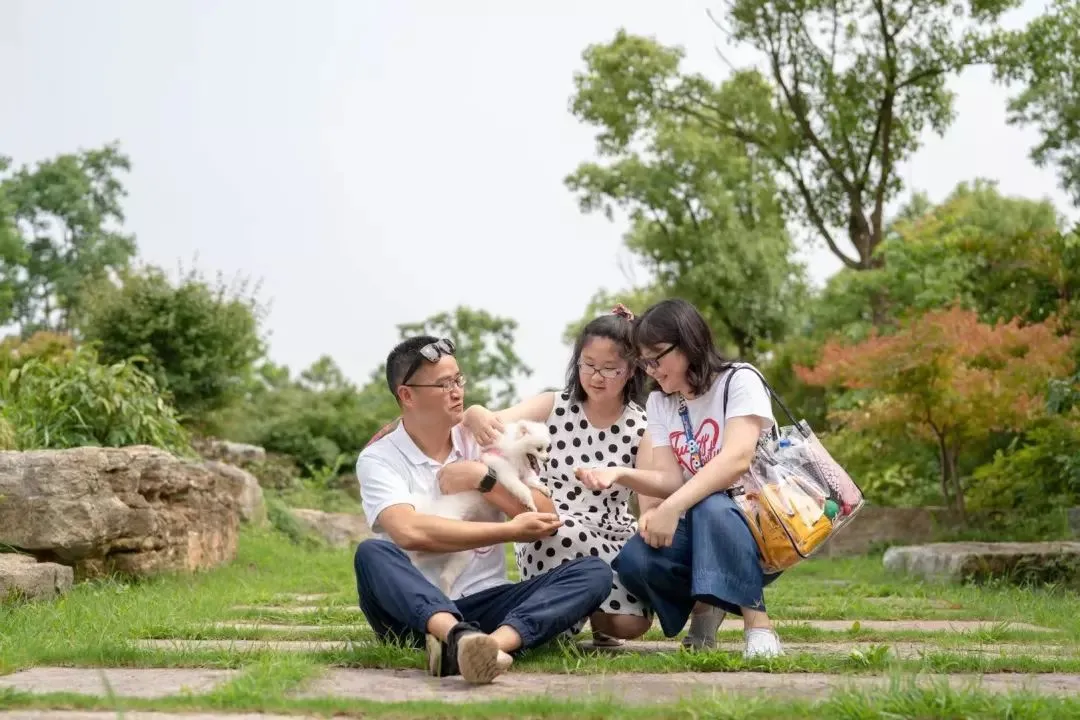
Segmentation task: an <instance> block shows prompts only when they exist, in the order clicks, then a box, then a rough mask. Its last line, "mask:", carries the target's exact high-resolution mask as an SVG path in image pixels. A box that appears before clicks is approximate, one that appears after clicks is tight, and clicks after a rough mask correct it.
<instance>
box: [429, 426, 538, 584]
mask: <svg viewBox="0 0 1080 720" xmlns="http://www.w3.org/2000/svg"><path fill="white" fill-rule="evenodd" d="M550 452H551V436H550V435H549V434H548V429H547V426H545V425H544V424H543V423H537V422H532V421H531V420H519V421H517V422H513V423H508V424H507V425H506V427H505V428H504V429H503V432H502V435H501V436H500V437H499V439H498V441H497V442H496V443H495V444H494V445H492V446H491V447H488V448H484V450H483V454H482V455H481V458H480V459H481V461H482V462H484V463H485V464H486V465H487V466H488V467H490V468H491V469H492V470H493V471H494V472H495V476H496V480H497V484H498V485H501V486H503V487H504V488H506V490H507V491H509V493H510V495H511V496H513V498H514V499H515V500H517V501H518V502H520V503H521V504H522V505H524V506H525V507H527V508H528V509H529V510H532V511H533V512H536V503H534V502H533V498H532V493H531V492H530V490H529V488H535V489H537V490H539V491H540V492H542V493H543V494H544V495H546V496H548V497H550V496H551V491H550V490H549V489H548V488H547V486H546V485H544V484H543V483H542V482H540V472H541V470H542V469H543V467H544V465H545V464H547V461H548V454H549V453H550ZM485 505H487V500H485V499H484V495H483V494H482V493H481V492H480V491H478V490H469V491H467V492H460V493H453V494H450V495H440V496H438V497H435V498H423V499H421V500H420V501H419V502H417V503H416V504H415V507H416V511H417V512H419V513H423V514H425V515H439V516H440V517H445V518H450V519H453V520H475V519H476V518H477V516H478V515H479V511H480V510H481V509H482V508H483V507H484V506H485ZM409 556H410V558H411V559H412V562H413V564H414V565H416V567H417V568H419V569H420V570H422V571H423V570H425V569H430V570H437V571H438V577H439V587H440V589H441V590H442V591H443V592H444V593H446V594H448V595H449V593H450V588H451V587H452V586H453V584H454V582H455V581H456V580H457V579H458V577H459V576H460V575H461V573H462V572H463V571H464V570H465V567H466V566H467V565H468V564H469V561H470V560H471V559H472V556H473V551H472V550H463V551H460V552H450V553H431V552H423V551H413V552H410V553H409Z"/></svg>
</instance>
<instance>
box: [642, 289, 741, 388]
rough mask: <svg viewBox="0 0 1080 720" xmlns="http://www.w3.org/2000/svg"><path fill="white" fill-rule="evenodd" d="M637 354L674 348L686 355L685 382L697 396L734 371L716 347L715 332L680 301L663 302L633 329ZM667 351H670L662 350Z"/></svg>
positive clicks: (690, 307) (650, 310) (687, 304)
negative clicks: (643, 350)
mask: <svg viewBox="0 0 1080 720" xmlns="http://www.w3.org/2000/svg"><path fill="white" fill-rule="evenodd" d="M633 344H634V350H635V351H640V350H641V348H656V347H660V346H663V345H674V346H675V347H677V348H678V349H679V350H681V351H682V353H683V354H684V355H686V360H687V366H688V367H687V368H686V382H687V384H688V385H689V386H690V389H691V390H692V391H693V393H694V395H702V394H704V393H705V392H707V391H708V389H709V386H710V385H711V384H712V381H713V379H714V378H715V376H716V375H717V373H719V372H721V371H723V370H726V369H727V368H729V367H731V365H732V362H731V361H730V360H728V359H726V358H725V357H723V356H722V355H721V354H720V352H719V351H718V350H717V349H716V345H715V344H713V335H712V330H710V329H709V324H708V323H707V322H705V318H704V317H702V315H701V313H700V312H699V311H698V309H697V308H696V307H694V306H693V305H691V304H690V303H688V302H686V301H685V300H682V299H680V298H670V299H668V300H661V301H660V302H658V303H656V304H655V305H653V306H652V307H650V308H649V309H648V310H646V311H645V312H643V313H642V314H641V316H640V317H638V318H637V320H635V321H634V327H633ZM663 349H664V350H666V349H667V348H663Z"/></svg>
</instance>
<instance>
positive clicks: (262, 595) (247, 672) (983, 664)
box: [0, 529, 1080, 718]
mask: <svg viewBox="0 0 1080 720" xmlns="http://www.w3.org/2000/svg"><path fill="white" fill-rule="evenodd" d="M508 561H509V566H510V567H511V568H512V567H513V559H512V555H510V552H509V549H508ZM316 593H326V594H328V596H327V597H325V598H321V599H318V600H314V601H311V600H309V601H300V600H296V599H294V598H292V597H291V596H292V595H294V594H316ZM766 601H767V603H768V606H769V608H770V613H771V615H772V616H773V617H774V619H776V620H779V621H785V620H798V619H800V618H804V619H808V618H817V619H828V618H834V619H841V620H848V621H855V620H867V619H882V620H897V619H906V618H940V619H946V620H960V619H972V620H975V619H977V620H989V621H993V622H996V623H999V624H998V625H996V626H991V627H989V628H987V629H985V630H980V631H976V632H953V631H943V632H937V631H918V630H905V631H883V630H871V629H866V628H861V627H858V626H855V627H852V628H849V629H845V630H841V631H826V630H821V629H818V628H813V627H809V626H799V625H781V629H780V634H781V637H782V638H783V640H784V641H785V642H787V643H848V642H859V643H870V644H871V645H870V646H869V647H868V648H864V649H863V650H861V651H852V652H837V651H835V650H834V651H832V652H825V651H820V652H789V654H788V655H787V656H785V657H783V658H779V659H776V660H772V661H754V662H747V661H744V660H743V659H742V657H741V654H739V653H737V652H736V653H733V652H726V651H717V652H710V653H688V652H683V651H675V652H671V653H642V654H636V653H628V654H610V653H604V652H597V651H583V650H581V649H580V648H578V647H577V646H575V645H572V644H557V645H552V646H550V647H546V648H542V649H539V650H536V651H533V652H531V653H528V654H526V655H525V656H523V657H521V658H519V660H518V661H517V662H516V663H515V667H514V672H519V673H528V672H554V673H571V674H574V675H584V674H605V673H614V672H632V673H642V672H649V673H671V672H685V671H696V672H739V671H745V670H756V671H763V672H773V673H776V672H797V673H810V672H814V673H829V674H844V675H850V676H853V677H854V676H860V675H895V676H896V677H898V678H906V677H910V676H912V675H914V674H915V673H930V672H933V673H948V674H955V673H990V672H1021V673H1032V672H1035V673H1046V672H1067V673H1080V598H1078V596H1077V594H1076V593H1075V592H1072V591H1069V590H1066V589H1064V588H1054V587H1050V588H1046V587H1042V588H1033V587H1012V586H1008V585H1005V584H1003V583H998V584H991V585H982V586H977V587H976V586H950V585H937V584H928V583H920V582H913V581H911V580H910V579H907V578H897V577H892V576H890V575H888V574H887V573H886V572H885V571H884V570H883V569H882V565H881V558H880V556H871V557H865V558H846V559H820V560H812V561H808V562H806V563H803V564H802V565H800V566H799V567H797V568H795V569H794V570H792V571H790V572H789V573H787V574H786V575H785V577H783V578H781V579H780V580H778V581H777V582H776V583H774V584H773V586H772V587H770V588H768V590H767V591H766ZM240 605H247V606H268V607H276V608H277V609H276V610H271V611H265V612H259V611H253V610H238V609H236V606H240ZM298 605H317V606H319V609H318V610H316V611H314V612H305V613H291V612H286V610H287V609H288V608H289V607H296V606H298ZM355 606H356V590H355V580H354V577H353V573H352V552H351V550H330V549H326V548H318V547H313V546H308V545H302V544H295V543H292V542H289V541H288V540H287V539H285V538H283V536H282V535H281V534H280V533H276V532H273V531H269V530H254V529H245V531H244V533H243V538H242V542H241V548H240V553H239V557H238V558H237V560H236V561H235V562H234V563H232V564H231V565H230V566H228V567H224V568H220V569H217V570H214V571H211V572H203V573H197V574H195V575H190V576H166V577H159V578H154V579H149V580H144V581H141V582H138V583H135V584H124V583H120V582H115V581H110V580H104V581H97V582H90V583H83V584H80V585H78V586H76V587H75V588H74V589H73V590H72V591H71V592H70V593H68V594H67V595H66V596H65V597H63V598H61V599H59V600H57V601H55V602H53V603H31V604H24V605H15V606H4V607H0V628H2V631H0V673H8V672H12V671H14V670H17V669H20V668H27V667H33V666H45V665H52V666H55V665H70V666H86V667H92V666H106V667H121V666H129V667H130V666H142V667H164V666H178V667H179V666H187V667H229V668H239V669H242V670H243V671H244V672H243V673H242V674H241V675H240V676H239V677H238V678H237V679H236V680H234V681H233V682H231V683H229V684H228V685H226V686H224V687H222V688H219V689H218V690H216V691H215V692H214V693H211V694H209V695H196V696H190V697H183V698H171V699H164V700H153V701H135V700H128V699H125V700H124V701H123V702H124V707H125V708H128V709H140V708H142V709H146V708H155V709H171V708H172V709H213V708H228V709H247V710H263V711H274V710H278V711H288V712H300V711H304V712H312V713H315V714H327V715H330V714H333V713H335V712H344V713H353V714H357V713H359V714H364V715H365V716H366V715H372V716H380V717H381V716H400V717H415V716H416V715H419V714H422V713H428V714H435V715H438V716H440V717H453V716H457V715H458V714H461V713H466V714H468V716H470V717H484V716H490V717H506V716H510V715H513V716H515V717H549V716H559V715H560V714H563V713H569V714H572V715H573V716H574V717H592V716H594V715H595V716H596V717H603V716H607V715H605V713H606V712H608V711H610V712H611V713H612V715H611V716H616V717H638V716H644V713H646V712H647V713H648V716H649V717H650V718H652V717H691V716H695V717H700V716H702V715H705V716H713V717H748V718H750V717H754V718H756V717H810V716H811V715H815V714H817V715H820V714H824V715H825V716H827V717H851V718H862V717H882V716H883V714H884V716H888V715H889V714H890V713H892V714H894V715H896V716H913V715H914V716H919V717H979V716H1002V715H1007V716H1009V717H1049V716H1053V717H1073V716H1076V717H1080V705H1078V704H1077V703H1076V702H1075V701H1064V700H1056V699H1053V698H1045V697H1034V696H1028V697H1021V696H1017V697H1015V698H1011V699H1010V697H1008V696H999V695H993V694H990V693H959V692H952V691H950V692H948V693H945V694H944V695H941V696H940V697H939V695H938V694H937V693H936V691H935V692H929V691H922V690H919V691H915V690H911V689H903V688H895V689H893V690H891V691H889V692H884V691H883V692H880V693H870V694H868V695H858V694H851V693H837V694H834V695H833V696H832V697H831V698H830V699H829V701H828V702H826V703H824V704H821V703H818V704H816V705H812V704H809V703H799V702H794V701H776V700H774V701H760V702H759V701H754V700H747V699H746V698H740V699H717V700H715V701H709V702H708V703H705V704H704V705H703V704H701V703H694V704H693V705H689V704H687V705H680V706H671V707H668V706H665V707H663V708H659V709H657V708H649V709H619V708H613V707H611V706H607V705H604V704H602V703H601V704H599V705H597V704H595V703H593V704H591V705H581V704H578V705H573V706H564V705H562V704H560V703H557V702H555V701H553V700H534V699H530V700H521V701H516V702H501V703H484V704H475V703H472V704H469V705H468V706H467V709H465V710H462V709H461V708H459V707H457V706H455V705H446V706H442V705H438V704H435V705H433V704H431V703H427V704H414V705H408V706H399V705H394V706H391V707H385V706H381V705H379V704H376V703H365V702H351V701H345V700H341V699H336V700H329V699H313V700H311V699H305V700H300V699H297V698H293V697H290V696H289V691H290V690H292V689H294V688H296V687H298V685H299V684H300V683H302V682H303V681H304V680H305V679H307V678H310V677H313V676H315V675H318V674H319V673H321V672H322V671H324V670H325V669H327V668H329V667H353V668H358V667H363V668H419V667H421V656H420V653H419V652H417V651H415V650H412V649H408V648H396V647H389V646H385V645H381V644H378V643H375V642H374V636H373V633H372V631H371V630H370V628H369V627H368V626H367V624H366V623H365V622H364V620H363V616H362V615H361V614H360V613H358V612H356V611H355V610H354V608H355ZM256 619H257V620H258V621H259V622H260V623H275V624H282V625H289V626H297V625H312V626H317V629H315V630H313V631H303V630H297V629H286V630H269V629H266V628H251V627H247V628H229V627H214V624H215V623H221V622H230V621H249V622H250V621H252V620H256ZM1008 622H1026V623H1031V624H1035V625H1040V626H1043V627H1045V628H1049V629H1050V631H1032V630H1023V629H1016V628H1009V627H1007V626H1006V623H1008ZM333 626H339V627H333ZM586 637H587V635H586ZM148 638H188V639H195V640H197V639H226V640H227V639H274V640H329V641H345V640H350V641H352V643H353V644H352V645H351V646H349V647H343V648H341V649H335V650H329V651H312V652H304V653H292V652H285V651H279V650H267V649H259V650H250V651H249V650H239V649H235V648H233V649H201V648H200V649H194V650H166V649H147V648H141V647H138V646H137V645H136V644H135V641H138V640H141V639H148ZM646 639H662V636H661V635H660V633H659V631H658V630H655V629H654V630H653V631H651V632H650V633H649V635H648V636H647V638H646ZM720 639H721V640H722V641H732V642H737V641H739V640H740V639H741V634H740V633H739V632H738V631H725V632H723V633H721V636H720ZM900 642H918V643H924V644H925V645H926V646H927V648H926V652H925V653H923V654H922V655H920V656H917V657H909V658H903V659H901V658H897V657H895V656H894V655H893V654H892V653H890V652H889V647H890V645H892V644H894V643H900ZM980 645H991V646H993V645H1012V646H1015V647H1014V649H1015V650H1016V652H1010V653H1008V654H1007V655H995V654H992V653H991V654H983V655H977V654H972V653H971V652H969V651H970V650H971V649H973V648H977V647H978V646H980ZM1046 645H1054V646H1062V648H1063V652H1062V653H1061V654H1060V655H1055V656H1049V655H1046V656H1043V657H1036V655H1040V654H1043V655H1045V653H1040V647H1042V646H1046ZM1025 650H1030V653H1029V654H1026V655H1025ZM5 706H10V707H72V708H103V707H110V706H108V705H107V701H105V700H101V699H91V698H85V697H72V696H68V695H49V696H44V697H43V696H29V695H20V694H16V693H3V692H2V691H0V707H5Z"/></svg>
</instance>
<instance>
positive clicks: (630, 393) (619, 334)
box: [566, 303, 645, 405]
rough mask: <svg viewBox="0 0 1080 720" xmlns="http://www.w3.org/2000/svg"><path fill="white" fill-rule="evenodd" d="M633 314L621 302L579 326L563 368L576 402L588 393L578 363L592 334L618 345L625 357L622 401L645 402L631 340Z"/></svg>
mask: <svg viewBox="0 0 1080 720" xmlns="http://www.w3.org/2000/svg"><path fill="white" fill-rule="evenodd" d="M633 319H634V314H633V313H631V312H630V311H629V310H627V309H626V307H625V306H624V305H622V304H621V303H620V304H619V305H616V306H615V307H614V308H612V310H611V313H610V314H608V315H601V316H600V317H598V318H594V319H593V320H591V321H590V322H589V324H588V325H586V326H585V327H584V328H582V330H581V332H580V333H578V336H577V340H576V341H575V342H574V351H573V353H572V354H571V355H570V364H569V365H568V366H567V368H566V390H567V392H569V393H570V397H571V399H573V400H576V401H577V402H584V401H585V398H586V397H588V396H587V395H586V394H585V388H584V386H582V384H581V374H580V369H579V368H578V363H580V362H581V351H582V350H584V348H585V343H587V342H588V341H589V340H590V339H592V338H607V339H608V340H611V341H612V342H614V343H615V344H616V345H617V346H618V348H619V354H620V355H621V356H622V357H623V358H624V359H625V360H626V362H627V364H628V365H627V368H626V372H627V373H628V375H627V377H626V384H625V385H624V386H623V393H622V396H623V403H625V404H629V403H631V402H634V403H637V404H638V405H640V404H641V403H642V402H644V394H645V373H644V372H642V370H641V368H639V367H638V366H637V363H635V362H634V344H633V342H631V321H632V320H633Z"/></svg>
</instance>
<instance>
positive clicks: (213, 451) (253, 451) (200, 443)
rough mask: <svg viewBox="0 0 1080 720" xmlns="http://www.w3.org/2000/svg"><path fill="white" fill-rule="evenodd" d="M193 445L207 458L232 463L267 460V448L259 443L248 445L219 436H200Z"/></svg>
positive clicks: (239, 463)
mask: <svg viewBox="0 0 1080 720" xmlns="http://www.w3.org/2000/svg"><path fill="white" fill-rule="evenodd" d="M192 445H194V447H195V450H196V452H198V453H199V454H200V455H202V456H203V457H204V458H205V459H207V460H220V461H222V462H226V463H229V464H230V465H243V464H244V463H251V462H262V461H263V460H266V450H265V449H264V448H261V447H259V446H258V445H247V444H244V443H237V442H232V441H231V440H220V439H218V438H198V439H196V440H195V441H194V442H193V443H192Z"/></svg>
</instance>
